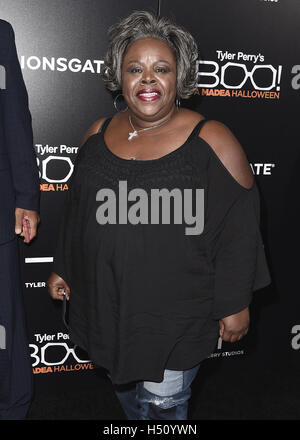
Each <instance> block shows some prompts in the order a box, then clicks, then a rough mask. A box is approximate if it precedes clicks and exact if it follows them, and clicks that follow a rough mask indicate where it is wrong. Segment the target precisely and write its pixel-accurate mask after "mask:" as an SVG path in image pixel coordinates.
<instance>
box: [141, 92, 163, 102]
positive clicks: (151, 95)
mask: <svg viewBox="0 0 300 440" xmlns="http://www.w3.org/2000/svg"><path fill="white" fill-rule="evenodd" d="M160 96H161V95H160V93H159V92H141V93H138V94H137V97H138V98H139V99H140V100H141V101H155V100H156V99H159V98H160Z"/></svg>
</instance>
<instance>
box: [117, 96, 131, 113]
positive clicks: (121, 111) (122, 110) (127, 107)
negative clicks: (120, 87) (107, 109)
mask: <svg viewBox="0 0 300 440" xmlns="http://www.w3.org/2000/svg"><path fill="white" fill-rule="evenodd" d="M119 96H124V95H123V93H119V94H118V95H117V96H116V97H115V99H114V107H115V109H116V110H117V112H126V110H127V109H128V105H127V106H126V108H125V109H124V110H119V109H118V107H117V104H116V101H117V99H118V98H119ZM124 101H125V99H124Z"/></svg>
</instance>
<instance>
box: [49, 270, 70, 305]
mask: <svg viewBox="0 0 300 440" xmlns="http://www.w3.org/2000/svg"><path fill="white" fill-rule="evenodd" d="M46 286H47V287H48V292H49V294H50V296H51V298H52V299H59V300H61V301H63V299H64V292H65V294H66V299H67V300H68V301H69V299H70V287H69V286H68V284H67V283H66V282H65V281H64V280H63V279H62V278H61V277H60V276H59V275H57V274H56V273H55V272H51V275H50V277H49V278H48V280H47V282H46Z"/></svg>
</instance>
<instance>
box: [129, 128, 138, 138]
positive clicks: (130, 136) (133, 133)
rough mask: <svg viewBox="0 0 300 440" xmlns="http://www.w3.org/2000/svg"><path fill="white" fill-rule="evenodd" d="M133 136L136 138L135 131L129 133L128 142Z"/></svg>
mask: <svg viewBox="0 0 300 440" xmlns="http://www.w3.org/2000/svg"><path fill="white" fill-rule="evenodd" d="M134 136H138V134H137V131H136V130H134V131H133V132H131V133H129V137H128V140H129V141H131V139H132V138H133V137H134Z"/></svg>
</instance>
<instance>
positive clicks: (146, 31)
mask: <svg viewBox="0 0 300 440" xmlns="http://www.w3.org/2000/svg"><path fill="white" fill-rule="evenodd" d="M146 37H152V38H158V39H160V40H163V41H165V42H166V43H167V44H168V45H169V47H170V48H171V49H172V50H173V52H174V54H175V58H176V65H177V84H176V88H177V96H178V97H179V98H183V99H187V98H189V97H190V96H191V95H192V94H193V93H194V91H195V90H196V89H197V59H198V47H197V44H196V41H195V40H194V38H193V36H192V35H191V34H190V33H189V32H188V31H187V30H185V29H184V28H183V27H182V26H178V25H177V24H175V23H174V22H173V21H171V20H170V19H168V18H164V17H157V16H155V15H154V14H153V13H151V12H148V11H134V12H132V13H131V14H130V15H129V16H128V17H126V18H124V19H122V20H120V21H119V22H118V23H116V24H114V25H112V26H110V28H109V30H108V50H107V52H106V54H105V57H104V66H103V69H101V73H100V75H101V78H102V79H103V81H104V82H105V85H106V87H107V88H108V89H109V90H111V91H115V90H121V89H122V78H121V69H122V61H123V56H124V53H125V51H126V49H127V47H128V46H129V45H130V44H131V43H132V42H133V41H136V40H139V39H140V38H146Z"/></svg>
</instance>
